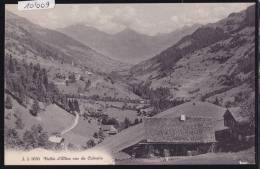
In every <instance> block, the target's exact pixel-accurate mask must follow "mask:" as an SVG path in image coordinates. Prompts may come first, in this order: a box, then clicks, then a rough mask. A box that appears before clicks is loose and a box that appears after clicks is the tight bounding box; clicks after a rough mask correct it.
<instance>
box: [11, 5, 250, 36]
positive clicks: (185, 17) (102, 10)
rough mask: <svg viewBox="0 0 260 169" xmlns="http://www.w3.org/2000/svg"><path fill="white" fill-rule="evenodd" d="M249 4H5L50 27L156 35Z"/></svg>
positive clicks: (222, 15)
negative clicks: (31, 8) (42, 7)
mask: <svg viewBox="0 0 260 169" xmlns="http://www.w3.org/2000/svg"><path fill="white" fill-rule="evenodd" d="M249 5H252V4H249V3H229V4H223V3H215V4H213V3H210V4H209V3H208V4H207V3H204V4H198V3H192V4H188V3H186V4H174V3H172V4H138V5H137V4H84V5H83V4H74V5H61V4H57V5H56V6H55V8H54V9H51V10H39V11H26V12H21V11H18V10H17V5H6V7H7V9H8V10H10V11H12V12H14V13H16V14H18V15H20V16H23V17H25V18H27V19H29V20H30V21H32V22H34V23H37V24H40V25H41V26H45V27H48V28H51V29H57V28H61V27H65V26H69V25H72V24H77V23H81V24H85V25H87V26H92V27H95V28H97V29H100V30H102V31H105V32H107V33H116V32H119V31H121V30H123V29H124V28H126V27H129V28H132V29H134V30H136V31H138V32H140V33H144V34H149V35H154V34H156V33H166V32H170V31H173V30H175V29H178V28H180V27H183V26H185V25H191V24H195V23H200V24H206V23H211V22H216V21H218V20H220V19H222V18H224V17H226V16H228V15H229V14H230V13H232V12H238V11H241V10H243V9H245V8H246V7H247V6H249ZM39 21H41V22H39Z"/></svg>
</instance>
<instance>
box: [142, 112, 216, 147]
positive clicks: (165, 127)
mask: <svg viewBox="0 0 260 169" xmlns="http://www.w3.org/2000/svg"><path fill="white" fill-rule="evenodd" d="M216 124H217V123H216V120H214V119H212V118H200V117H186V120H185V121H181V120H180V118H147V119H145V121H144V129H145V137H146V140H147V141H148V142H171V143H209V142H215V141H216V140H215V131H216V129H215V127H216Z"/></svg>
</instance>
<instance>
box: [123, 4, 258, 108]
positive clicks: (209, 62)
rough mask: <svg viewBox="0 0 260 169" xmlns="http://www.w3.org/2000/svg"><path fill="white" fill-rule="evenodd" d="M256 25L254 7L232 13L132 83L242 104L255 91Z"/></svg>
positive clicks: (141, 67)
mask: <svg viewBox="0 0 260 169" xmlns="http://www.w3.org/2000/svg"><path fill="white" fill-rule="evenodd" d="M254 22H255V19H254V6H251V7H249V8H247V9H246V10H244V11H242V12H238V13H232V14H230V15H229V16H228V17H227V18H225V19H222V20H220V21H218V22H216V23H211V24H207V25H204V26H202V27H200V28H198V29H197V30H196V31H195V32H193V33H192V34H190V35H187V36H185V37H183V38H182V39H181V40H180V41H178V42H177V43H176V44H175V45H173V46H171V47H169V48H168V49H166V50H164V51H162V52H161V53H160V54H158V55H156V56H154V57H152V58H151V59H148V60H145V61H143V62H141V63H139V64H137V65H135V66H133V67H132V68H131V69H130V71H129V72H128V73H129V74H130V75H131V76H132V77H133V82H136V80H137V81H138V79H139V81H140V80H141V81H150V82H151V87H153V88H157V87H161V86H165V87H168V88H170V89H171V91H172V93H173V97H175V98H189V99H198V98H200V99H208V100H211V101H214V100H215V99H216V97H217V98H219V100H221V102H222V104H225V103H224V102H233V103H234V102H236V101H237V100H243V98H241V97H240V96H247V95H250V94H253V93H254V65H255V62H254V61H255V60H254V59H255V27H254V25H255V23H254ZM239 97H240V98H239ZM237 104H239V102H237Z"/></svg>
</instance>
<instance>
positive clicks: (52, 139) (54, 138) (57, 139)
mask: <svg viewBox="0 0 260 169" xmlns="http://www.w3.org/2000/svg"><path fill="white" fill-rule="evenodd" d="M62 140H63V138H62V137H60V136H57V135H54V136H50V137H49V141H50V142H53V143H61V142H62Z"/></svg>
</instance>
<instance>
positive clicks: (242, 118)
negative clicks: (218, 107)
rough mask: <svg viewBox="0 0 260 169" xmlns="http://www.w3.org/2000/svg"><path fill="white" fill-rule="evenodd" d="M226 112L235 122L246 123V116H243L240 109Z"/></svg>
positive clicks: (230, 109) (235, 108)
mask: <svg viewBox="0 0 260 169" xmlns="http://www.w3.org/2000/svg"><path fill="white" fill-rule="evenodd" d="M227 111H229V112H230V113H231V115H232V116H233V117H234V119H235V120H236V121H237V122H247V121H248V120H249V118H248V116H243V114H242V109H241V108H240V107H232V108H228V109H227Z"/></svg>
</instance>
